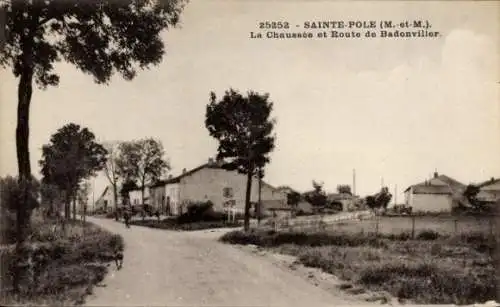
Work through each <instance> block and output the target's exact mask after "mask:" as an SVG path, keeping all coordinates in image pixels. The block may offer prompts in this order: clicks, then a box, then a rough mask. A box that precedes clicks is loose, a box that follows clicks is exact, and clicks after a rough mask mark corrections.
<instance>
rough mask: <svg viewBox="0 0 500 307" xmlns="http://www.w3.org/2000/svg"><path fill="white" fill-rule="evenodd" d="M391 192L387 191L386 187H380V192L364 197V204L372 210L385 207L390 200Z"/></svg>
mask: <svg viewBox="0 0 500 307" xmlns="http://www.w3.org/2000/svg"><path fill="white" fill-rule="evenodd" d="M391 199H392V194H391V193H389V188H388V187H382V189H380V192H378V193H376V194H374V195H369V196H367V197H366V198H365V204H366V206H367V207H368V208H370V209H372V210H376V209H387V206H388V205H389V203H390V202H391Z"/></svg>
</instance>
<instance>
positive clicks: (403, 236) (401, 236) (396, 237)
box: [382, 231, 411, 241]
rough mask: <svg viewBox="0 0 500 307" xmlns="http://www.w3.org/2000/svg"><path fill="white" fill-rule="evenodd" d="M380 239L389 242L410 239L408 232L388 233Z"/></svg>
mask: <svg viewBox="0 0 500 307" xmlns="http://www.w3.org/2000/svg"><path fill="white" fill-rule="evenodd" d="M382 237H383V238H385V239H389V240H391V241H408V240H410V239H411V233H410V232H408V231H404V232H400V233H388V234H384V235H382Z"/></svg>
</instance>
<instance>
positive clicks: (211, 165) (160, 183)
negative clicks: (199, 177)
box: [150, 162, 277, 190]
mask: <svg viewBox="0 0 500 307" xmlns="http://www.w3.org/2000/svg"><path fill="white" fill-rule="evenodd" d="M205 168H212V169H220V170H225V169H224V168H222V167H221V165H220V164H218V163H217V162H214V163H204V164H202V165H200V166H197V167H195V168H193V169H191V170H189V171H186V172H184V173H182V174H180V175H178V176H176V177H173V178H169V179H165V180H159V181H158V182H156V183H155V184H153V185H151V186H150V188H156V187H161V186H165V185H167V184H173V183H179V182H180V181H181V179H182V178H184V177H187V176H191V175H192V174H194V173H196V172H198V171H200V170H202V169H205ZM262 185H264V186H268V187H269V188H271V189H273V190H277V189H276V188H275V187H273V186H272V185H270V184H269V183H267V182H265V181H264V180H262Z"/></svg>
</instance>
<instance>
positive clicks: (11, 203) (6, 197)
mask: <svg viewBox="0 0 500 307" xmlns="http://www.w3.org/2000/svg"><path fill="white" fill-rule="evenodd" d="M31 186H32V189H30V194H29V198H28V204H27V206H23V208H24V209H26V210H28V211H31V210H33V209H35V208H36V207H38V206H39V203H38V195H39V192H40V183H39V182H38V180H36V178H32V183H31ZM22 201H23V199H22V187H21V186H20V182H19V180H18V179H17V178H15V177H12V176H6V177H3V178H0V204H1V206H2V209H6V210H9V211H12V212H14V211H17V210H19V208H20V203H21V202H22Z"/></svg>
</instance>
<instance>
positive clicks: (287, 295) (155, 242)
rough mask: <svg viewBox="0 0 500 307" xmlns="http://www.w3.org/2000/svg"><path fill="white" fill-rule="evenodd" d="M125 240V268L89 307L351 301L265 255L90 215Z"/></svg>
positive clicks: (210, 237) (207, 237) (211, 237)
mask: <svg viewBox="0 0 500 307" xmlns="http://www.w3.org/2000/svg"><path fill="white" fill-rule="evenodd" d="M88 220H89V221H91V222H94V223H96V224H98V225H100V226H102V227H104V228H106V229H108V230H110V231H112V232H115V233H119V234H121V235H122V236H123V237H124V239H125V244H126V250H125V260H124V267H123V268H122V269H121V270H119V271H117V270H116V268H115V267H114V265H113V266H110V268H109V269H110V272H109V274H108V275H107V277H106V278H105V280H104V281H103V285H102V286H100V287H96V288H94V293H93V294H92V295H91V296H89V297H88V298H87V300H86V304H87V305H88V306H315V307H316V306H317V307H319V306H338V305H349V304H350V303H349V302H348V301H344V300H342V299H341V298H338V297H335V296H333V295H332V294H330V293H328V292H326V291H324V290H322V289H320V288H318V287H315V286H314V285H312V284H310V283H309V282H307V281H306V280H304V279H303V278H301V277H299V276H296V275H294V274H293V273H291V272H289V271H288V270H286V269H284V268H281V267H278V266H275V265H273V263H272V262H268V261H266V260H265V259H263V258H262V257H258V256H255V255H252V254H251V253H247V252H245V251H243V250H241V249H238V248H235V247H233V246H230V245H225V244H222V243H219V242H217V241H216V237H217V236H218V235H220V233H214V232H212V233H210V232H209V233H206V234H203V233H200V232H196V233H189V232H173V231H165V230H157V229H151V228H146V227H139V226H132V227H131V228H129V229H127V228H125V226H124V225H123V224H122V223H117V222H115V221H113V220H107V219H95V218H89V219H88Z"/></svg>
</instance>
